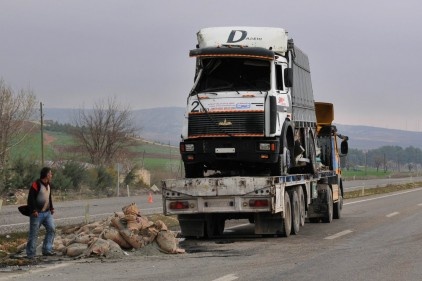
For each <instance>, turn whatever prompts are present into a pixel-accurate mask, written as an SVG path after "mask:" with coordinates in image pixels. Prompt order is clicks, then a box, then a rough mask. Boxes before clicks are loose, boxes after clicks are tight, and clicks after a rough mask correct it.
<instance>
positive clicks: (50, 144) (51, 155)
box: [11, 130, 181, 174]
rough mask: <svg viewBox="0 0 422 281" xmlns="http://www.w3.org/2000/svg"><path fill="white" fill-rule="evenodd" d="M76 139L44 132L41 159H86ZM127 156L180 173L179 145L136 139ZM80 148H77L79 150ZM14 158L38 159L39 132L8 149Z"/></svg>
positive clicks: (141, 164) (154, 167)
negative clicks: (173, 145) (77, 145)
mask: <svg viewBox="0 0 422 281" xmlns="http://www.w3.org/2000/svg"><path fill="white" fill-rule="evenodd" d="M72 148H76V142H75V140H74V139H73V137H72V136H71V135H70V134H68V133H64V132H56V131H48V130H46V131H44V160H45V161H49V160H51V161H57V160H79V161H87V162H88V161H89V159H88V158H87V157H86V154H84V153H81V152H75V150H76V149H72ZM128 150H129V153H128V154H129V155H130V156H131V157H133V159H132V160H133V163H134V164H137V165H138V166H139V167H145V169H147V170H151V171H154V170H159V171H168V172H171V173H172V174H173V173H177V172H180V166H181V165H180V154H179V149H178V147H169V146H167V145H160V144H152V143H149V142H148V143H147V142H143V141H137V142H136V143H135V145H134V146H132V147H130V148H129V149H128ZM79 151H80V150H79ZM17 158H23V159H25V160H39V161H41V135H40V133H34V134H32V135H28V136H27V137H26V138H25V139H24V140H23V141H21V142H20V143H19V144H18V145H16V146H14V147H13V148H12V149H11V159H12V161H13V160H15V159H17Z"/></svg>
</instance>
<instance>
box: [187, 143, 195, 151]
mask: <svg viewBox="0 0 422 281" xmlns="http://www.w3.org/2000/svg"><path fill="white" fill-rule="evenodd" d="M185 149H186V151H194V150H195V145H194V144H193V143H187V144H185Z"/></svg>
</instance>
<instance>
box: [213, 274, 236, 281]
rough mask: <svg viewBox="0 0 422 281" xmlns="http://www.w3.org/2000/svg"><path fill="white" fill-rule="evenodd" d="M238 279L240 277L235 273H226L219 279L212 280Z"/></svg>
mask: <svg viewBox="0 0 422 281" xmlns="http://www.w3.org/2000/svg"><path fill="white" fill-rule="evenodd" d="M236 279H239V277H237V276H236V275H234V274H233V273H232V274H229V275H225V276H223V277H220V278H218V279H214V280H212V281H232V280H236Z"/></svg>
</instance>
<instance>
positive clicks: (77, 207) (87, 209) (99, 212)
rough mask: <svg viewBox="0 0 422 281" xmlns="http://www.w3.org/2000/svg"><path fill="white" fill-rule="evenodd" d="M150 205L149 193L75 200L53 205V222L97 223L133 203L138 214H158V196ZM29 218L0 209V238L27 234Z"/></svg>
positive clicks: (12, 207)
mask: <svg viewBox="0 0 422 281" xmlns="http://www.w3.org/2000/svg"><path fill="white" fill-rule="evenodd" d="M151 195H152V199H153V200H152V203H150V202H148V199H149V194H145V195H142V196H131V197H111V198H103V199H90V200H75V201H66V202H53V203H54V208H55V214H54V218H55V222H56V224H57V225H58V226H64V225H70V224H78V223H83V222H85V221H98V220H101V219H104V218H106V217H108V216H110V215H113V214H114V212H121V210H122V207H124V206H126V205H128V204H130V203H132V202H135V203H136V204H137V206H138V207H139V208H140V209H141V212H142V214H144V215H148V214H153V213H162V211H163V208H162V198H161V194H151ZM28 223H29V218H28V217H25V216H23V215H21V214H20V213H19V211H18V206H17V205H8V206H3V207H2V208H1V210H0V235H1V234H7V233H12V232H17V231H27V230H28V229H29V228H28V227H29V224H28Z"/></svg>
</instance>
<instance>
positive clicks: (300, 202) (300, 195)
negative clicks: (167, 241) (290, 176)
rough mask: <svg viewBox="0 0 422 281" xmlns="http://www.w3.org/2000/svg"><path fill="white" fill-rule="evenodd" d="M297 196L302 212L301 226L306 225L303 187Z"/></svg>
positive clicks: (300, 211)
mask: <svg viewBox="0 0 422 281" xmlns="http://www.w3.org/2000/svg"><path fill="white" fill-rule="evenodd" d="M297 196H298V197H299V213H300V226H304V225H305V219H306V210H305V194H304V193H303V189H302V187H299V189H298V193H297Z"/></svg>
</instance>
